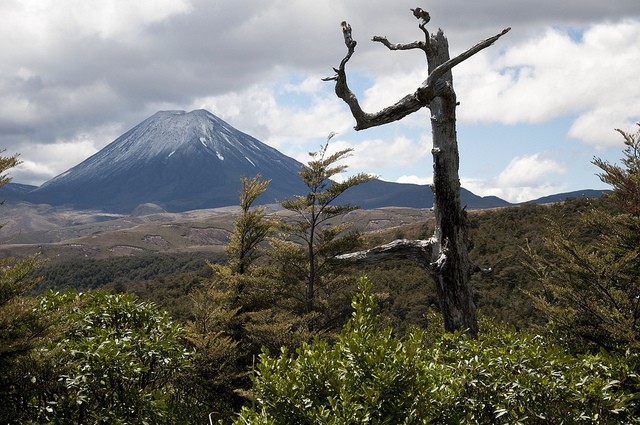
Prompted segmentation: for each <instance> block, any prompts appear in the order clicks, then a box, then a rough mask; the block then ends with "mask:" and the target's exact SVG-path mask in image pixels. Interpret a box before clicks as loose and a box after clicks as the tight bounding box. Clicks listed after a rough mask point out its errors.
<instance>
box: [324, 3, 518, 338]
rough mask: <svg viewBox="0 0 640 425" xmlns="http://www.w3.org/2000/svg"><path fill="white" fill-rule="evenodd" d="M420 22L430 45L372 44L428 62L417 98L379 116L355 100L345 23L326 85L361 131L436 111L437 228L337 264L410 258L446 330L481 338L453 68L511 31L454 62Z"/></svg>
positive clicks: (351, 46)
mask: <svg viewBox="0 0 640 425" xmlns="http://www.w3.org/2000/svg"><path fill="white" fill-rule="evenodd" d="M412 12H413V14H414V16H415V17H416V18H417V19H419V20H420V21H421V22H420V24H419V25H418V27H419V28H420V29H421V30H422V32H423V33H424V35H425V41H415V42H412V43H407V44H393V43H390V42H389V41H388V40H387V38H386V37H380V36H375V37H373V41H375V42H379V43H382V44H383V45H385V46H386V47H387V48H388V49H389V50H411V49H419V50H422V51H423V52H424V53H425V55H426V57H427V65H428V77H427V79H426V80H424V82H423V83H422V84H421V85H420V87H418V88H417V90H416V91H415V92H414V93H411V94H408V95H406V96H405V97H403V98H402V99H400V100H399V101H398V102H396V103H395V104H394V105H391V106H389V107H387V108H384V109H382V110H381V111H379V112H376V113H367V112H365V111H363V110H362V108H361V107H360V104H359V103H358V99H357V97H356V95H355V94H354V93H353V92H352V91H351V90H350V89H349V86H348V84H347V75H346V71H345V67H346V64H347V62H348V61H349V59H350V58H351V56H352V55H353V53H354V51H355V47H356V41H355V40H354V39H353V38H352V35H351V26H350V25H349V24H348V23H346V22H342V32H343V35H344V41H345V44H346V46H347V55H346V56H345V57H344V59H342V62H341V63H340V66H339V68H337V69H336V68H334V71H335V72H336V75H335V76H332V77H328V78H325V79H324V80H325V81H335V84H336V87H335V91H336V94H337V95H338V97H339V98H341V99H342V100H344V101H345V103H346V104H347V105H348V106H349V108H350V109H351V113H352V115H353V117H354V118H355V120H356V126H355V127H354V128H355V129H356V130H363V129H366V128H370V127H376V126H379V125H383V124H387V123H390V122H393V121H397V120H400V119H402V118H404V117H405V116H407V115H409V114H411V113H413V112H416V111H418V110H419V109H421V108H423V107H427V108H429V109H430V111H431V128H432V136H433V149H432V151H431V152H432V154H433V185H432V186H431V189H432V191H433V195H434V210H435V217H436V228H435V232H434V235H433V237H432V238H431V239H429V240H425V241H408V240H398V241H394V242H392V243H391V244H388V245H385V246H382V247H377V248H373V249H371V250H368V251H362V252H357V253H353V254H346V255H343V256H340V257H337V259H338V260H353V261H358V262H364V263H366V262H377V261H380V259H384V258H411V259H414V260H415V261H417V262H418V263H419V264H420V265H421V266H422V267H423V268H424V269H426V270H427V271H428V273H429V274H430V275H431V276H432V277H433V279H434V280H435V282H436V288H437V294H438V299H439V301H440V307H441V310H442V315H443V318H444V326H445V329H446V330H447V331H454V330H466V332H467V333H468V334H469V335H471V336H473V337H476V336H477V334H478V323H477V319H476V308H475V304H474V302H473V293H472V288H471V283H470V279H471V274H472V273H473V272H474V271H476V270H479V269H478V267H476V266H475V265H474V264H473V263H472V262H471V261H470V260H469V255H468V248H467V247H468V236H467V226H466V212H465V211H464V209H463V208H462V206H461V204H460V178H459V175H458V167H459V156H458V142H457V137H456V106H457V104H458V103H457V100H456V94H455V91H454V90H453V77H452V74H451V68H453V67H454V66H456V65H457V64H459V63H461V62H462V61H464V60H466V59H468V58H469V57H471V56H473V55H474V54H476V53H478V52H479V51H481V50H483V49H485V48H487V47H489V46H491V45H492V44H493V43H494V42H495V41H496V40H498V39H499V38H500V37H502V36H503V35H504V34H506V33H507V32H508V31H509V30H510V28H506V29H504V30H503V31H502V32H501V33H499V34H497V35H495V36H493V37H491V38H488V39H486V40H483V41H481V42H480V43H478V44H476V45H475V46H473V47H472V48H470V49H469V50H467V51H465V52H464V53H462V54H460V55H458V56H456V57H455V58H453V59H450V57H449V43H448V42H447V38H446V37H445V36H444V33H443V32H442V30H440V29H439V30H438V32H437V33H436V34H429V32H428V30H427V29H426V24H427V22H429V20H430V16H429V14H428V12H426V11H424V10H422V9H419V8H417V9H412Z"/></svg>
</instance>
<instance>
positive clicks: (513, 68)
mask: <svg viewBox="0 0 640 425" xmlns="http://www.w3.org/2000/svg"><path fill="white" fill-rule="evenodd" d="M505 37H508V35H507V36H505ZM638 62H640V22H639V21H637V20H631V19H628V20H624V21H621V22H618V23H610V22H606V23H600V24H595V25H592V26H590V27H588V28H586V29H585V30H584V33H583V35H582V38H581V39H575V38H572V37H571V36H570V35H569V34H568V33H567V32H566V29H564V28H563V29H557V28H556V29H554V28H547V29H546V30H545V31H544V32H542V33H541V34H540V36H538V37H537V38H534V39H531V40H525V41H522V42H520V43H518V44H514V45H511V46H509V47H508V48H507V49H506V50H504V51H503V53H502V54H500V55H499V56H497V55H496V51H487V52H484V53H482V54H480V55H478V56H477V57H474V58H472V59H470V60H468V61H467V62H465V63H463V64H462V65H460V66H459V67H457V68H456V70H455V71H456V72H455V77H456V87H457V91H458V95H459V99H460V100H461V102H462V106H461V108H460V112H459V117H460V119H461V120H463V121H465V122H500V123H505V124H516V123H543V122H545V121H548V120H551V119H553V118H555V117H558V116H568V115H577V119H576V120H575V122H574V124H573V127H572V128H571V131H570V132H569V136H571V137H576V138H579V139H580V140H582V141H583V142H585V143H589V144H593V145H597V146H612V145H619V139H617V138H616V137H615V134H614V133H613V132H612V131H611V129H612V128H614V127H618V126H620V125H623V124H624V123H627V122H633V121H636V120H637V117H638V116H639V114H640V112H639V111H640V85H639V84H631V83H630V82H631V81H634V80H635V79H637V77H636V74H637V69H636V67H635V66H633V65H632V64H634V63H638Z"/></svg>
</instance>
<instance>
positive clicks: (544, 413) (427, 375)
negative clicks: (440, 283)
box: [235, 279, 640, 424]
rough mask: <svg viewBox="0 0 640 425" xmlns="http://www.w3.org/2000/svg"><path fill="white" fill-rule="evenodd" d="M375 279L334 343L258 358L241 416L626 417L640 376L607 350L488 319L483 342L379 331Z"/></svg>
mask: <svg viewBox="0 0 640 425" xmlns="http://www.w3.org/2000/svg"><path fill="white" fill-rule="evenodd" d="M370 288H371V285H370V284H369V283H368V281H367V280H366V279H363V280H362V281H361V288H360V290H361V292H360V293H359V294H358V295H357V296H356V297H355V299H354V303H353V307H354V309H355V312H354V314H353V318H352V320H351V321H350V322H349V323H348V324H347V325H346V326H345V327H344V329H343V331H342V333H341V334H340V336H339V338H338V340H337V341H336V342H335V343H334V344H329V343H328V342H327V341H323V340H316V341H314V342H313V343H311V344H304V345H303V346H302V347H301V348H299V349H298V350H296V352H295V353H290V352H289V351H288V350H286V349H283V350H282V352H281V353H280V355H279V356H278V357H276V358H272V357H270V356H269V354H268V353H264V354H263V355H262V356H261V359H260V360H261V362H260V364H259V366H258V369H257V372H256V377H255V380H254V384H255V396H256V399H257V401H258V403H259V404H258V406H257V407H255V408H253V409H250V408H245V409H244V410H243V411H242V413H241V415H240V417H239V418H238V419H237V420H236V421H235V423H236V424H246V423H252V424H259V423H260V424H283V423H291V424H293V423H296V424H352V423H353V424H355V423H374V424H376V423H378V424H382V423H389V424H402V423H404V424H410V423H449V424H458V423H524V422H532V423H550V424H557V423H630V422H633V420H634V418H635V417H636V415H637V414H638V413H640V410H638V407H637V402H636V400H635V398H636V397H634V393H635V392H636V391H637V389H638V388H637V385H638V380H637V377H636V375H635V374H634V372H633V371H632V369H631V366H630V365H629V362H631V361H632V360H633V359H625V358H616V357H612V356H609V355H607V354H606V353H601V354H595V355H584V356H581V357H574V356H571V355H569V354H566V353H565V352H564V350H563V349H562V347H560V346H558V345H556V344H554V343H553V342H551V341H550V340H548V339H545V338H543V337H541V336H539V335H534V334H529V333H526V332H515V331H513V330H509V329H506V328H503V327H500V326H497V325H494V324H491V323H489V322H485V323H484V324H483V332H482V333H481V336H480V338H479V339H478V340H474V339H470V338H468V337H466V336H465V335H463V334H462V333H456V334H447V333H443V332H442V331H440V330H438V329H440V327H439V326H438V327H434V328H431V330H430V331H427V332H425V331H421V330H417V329H416V330H413V331H411V332H409V333H407V334H406V335H405V336H404V337H396V336H394V335H393V333H392V330H391V329H390V328H387V329H380V328H379V326H378V318H377V316H376V314H375V309H376V306H375V302H374V297H373V296H372V295H371V293H370Z"/></svg>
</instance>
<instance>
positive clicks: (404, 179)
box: [396, 175, 433, 185]
mask: <svg viewBox="0 0 640 425" xmlns="http://www.w3.org/2000/svg"><path fill="white" fill-rule="evenodd" d="M396 183H411V184H422V185H424V184H431V183H433V179H432V178H431V177H420V176H416V175H411V176H400V177H398V178H397V179H396Z"/></svg>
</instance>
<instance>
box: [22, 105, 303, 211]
mask: <svg viewBox="0 0 640 425" xmlns="http://www.w3.org/2000/svg"><path fill="white" fill-rule="evenodd" d="M299 169H300V164H299V163H298V162H297V161H295V160H294V159H292V158H290V157H288V156H286V155H284V154H282V153H280V152H278V151H277V150H276V149H274V148H272V147H270V146H267V145H265V144H264V143H262V142H260V141H258V140H257V139H255V138H253V137H251V136H249V135H247V134H245V133H242V132H241V131H239V130H237V129H235V128H233V127H232V126H231V125H229V124H228V123H226V122H225V121H223V120H221V119H220V118H218V117H216V116H215V115H213V114H212V113H210V112H208V111H205V110H195V111H191V112H185V111H161V112H158V113H156V114H155V115H153V116H151V117H149V118H147V119H146V120H144V121H143V122H142V123H140V124H138V125H137V126H135V127H134V128H132V129H131V130H129V131H128V132H126V133H125V134H123V135H122V136H120V137H119V138H117V139H116V140H115V141H113V142H112V143H110V144H109V145H107V146H106V147H105V148H104V149H102V150H100V151H99V152H97V153H96V154H95V155H93V156H91V157H89V158H88V159H86V160H85V161H83V162H81V163H80V164H78V165H76V166H75V167H73V168H71V169H69V170H68V171H66V172H64V173H62V174H60V175H59V176H57V177H54V178H53V179H51V180H49V181H47V182H46V183H44V184H43V185H42V186H40V187H39V188H38V189H36V190H34V191H33V192H31V194H30V198H32V200H33V201H36V202H44V203H49V204H54V205H63V204H68V205H70V206H73V207H75V208H95V209H101V210H105V211H113V212H123V213H129V212H131V211H132V210H133V209H134V208H136V207H137V206H138V205H140V204H144V203H149V202H151V203H156V204H158V205H160V206H162V207H163V208H165V209H166V210H167V211H186V210H192V209H198V208H212V207H220V206H227V205H237V204H238V193H239V191H240V188H241V183H240V178H241V177H242V176H245V177H248V178H251V177H253V176H254V175H256V174H258V173H259V174H261V175H262V177H263V178H264V179H271V183H270V184H269V187H268V190H267V192H266V193H265V194H264V195H263V196H262V197H261V198H260V199H259V200H258V201H259V202H261V203H268V202H274V201H276V200H283V199H285V198H287V197H290V196H291V194H292V193H297V192H300V193H302V192H304V189H303V187H302V183H301V181H300V177H299V176H298V175H297V172H298V171H299Z"/></svg>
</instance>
